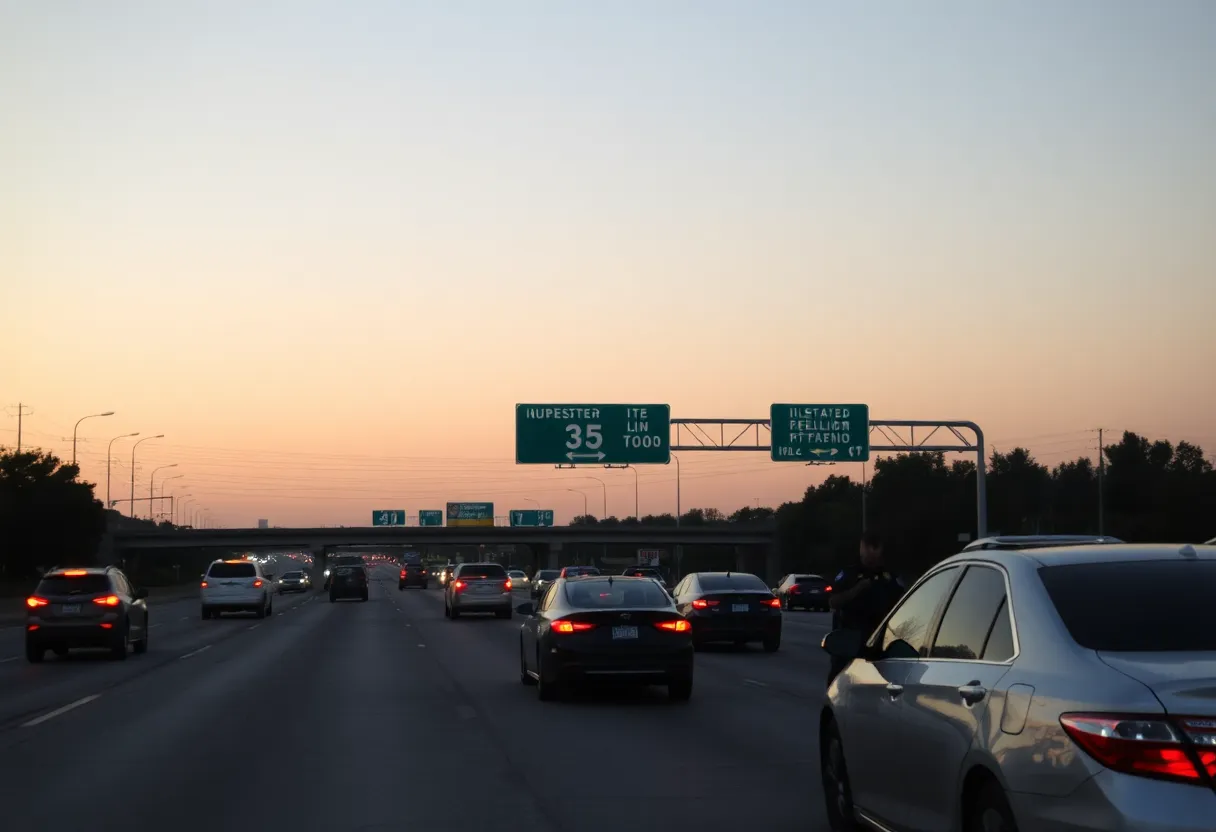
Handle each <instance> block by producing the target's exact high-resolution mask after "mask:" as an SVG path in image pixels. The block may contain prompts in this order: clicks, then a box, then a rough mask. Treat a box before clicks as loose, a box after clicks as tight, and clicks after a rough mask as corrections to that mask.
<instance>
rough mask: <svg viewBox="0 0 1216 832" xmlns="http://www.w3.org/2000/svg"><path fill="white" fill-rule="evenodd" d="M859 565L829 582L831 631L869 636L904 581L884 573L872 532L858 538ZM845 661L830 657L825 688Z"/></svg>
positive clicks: (878, 542)
mask: <svg viewBox="0 0 1216 832" xmlns="http://www.w3.org/2000/svg"><path fill="white" fill-rule="evenodd" d="M860 555H861V558H860V562H859V563H858V564H857V565H856V566H848V567H845V568H844V569H842V570H841V571H840V574H839V575H837V576H836V579H835V580H834V581H832V598H831V600H830V601H829V602H828V604H829V606H830V607H831V608H832V628H833V629H843V630H857V631H859V632H861V633H862V634H863V635H864V636H866V637H869V636H870V634H871V633H873V632H874V630H876V629H877V628H878V625H879V624H881V623H882V620H883V619H884V618H886V616H887V613H889V612H890V611H891V609H892V608H893V607H894V606H895V604H896V603H897V602H898V601H899V599H900V598H902V597H903V594H904V582H903V581H901V580H900V579H899V578H898V577H896V576H895V575H893V574H892V573H891V572H890V571H888V570H887V566H886V562H885V560H884V559H883V552H882V538H880V537H879V536H878V535H876V534H874V533H873V532H866V533H865V534H864V535H862V537H861V546H860ZM846 665H848V661H847V660H844V659H838V658H836V657H835V656H832V666H831V670H829V671H828V686H829V687H830V686H831V684H832V680H833V679H835V678H836V676H837V674H839V673H840V671H842V670H844V669H845V666H846Z"/></svg>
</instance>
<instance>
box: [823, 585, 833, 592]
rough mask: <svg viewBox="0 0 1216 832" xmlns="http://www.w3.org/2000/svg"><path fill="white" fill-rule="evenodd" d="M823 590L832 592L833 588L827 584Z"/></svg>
mask: <svg viewBox="0 0 1216 832" xmlns="http://www.w3.org/2000/svg"><path fill="white" fill-rule="evenodd" d="M823 591H824V592H831V591H832V588H831V587H830V586H825V587H824V588H823Z"/></svg>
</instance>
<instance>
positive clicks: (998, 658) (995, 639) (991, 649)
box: [980, 598, 1013, 662]
mask: <svg viewBox="0 0 1216 832" xmlns="http://www.w3.org/2000/svg"><path fill="white" fill-rule="evenodd" d="M980 658H982V659H983V660H984V661H986V662H1007V661H1009V660H1010V659H1012V658H1013V621H1012V620H1011V619H1010V618H1009V599H1008V598H1006V599H1005V602H1004V603H1003V604H1001V608H1000V609H999V610H997V612H996V620H994V621H993V622H992V632H991V633H990V634H989V635H988V643H987V644H985V645H984V654H983V655H982V656H981V657H980Z"/></svg>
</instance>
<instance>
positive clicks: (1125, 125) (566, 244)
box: [0, 0, 1216, 525]
mask: <svg viewBox="0 0 1216 832" xmlns="http://www.w3.org/2000/svg"><path fill="white" fill-rule="evenodd" d="M1213 42H1216V4H1212V3H1210V2H1205V0H1190V1H1189V2H1184V1H1183V0H1171V1H1170V2H1166V3H1149V2H1120V0H1070V2H1068V3H1059V2H1050V1H1048V0H1045V1H1044V2H1021V3H1016V4H1013V3H1009V4H996V3H975V2H967V1H966V0H958V2H923V3H905V2H897V0H892V2H877V1H876V2H867V3H827V2H812V0H789V1H788V2H780V1H779V0H772V1H771V2H753V3H744V2H731V1H729V0H719V1H718V2H708V1H707V0H695V1H694V0H665V1H664V2H660V3H655V2H642V1H641V0H639V1H638V2H626V1H625V0H616V1H615V2H612V3H602V2H591V0H587V1H586V2H575V1H574V0H571V2H565V3H559V2H556V0H551V1H550V2H539V0H537V1H536V2H525V1H524V0H518V1H514V2H507V0H485V2H472V1H471V0H465V1H464V2H460V1H458V0H443V2H414V3H408V2H387V0H386V2H325V3H322V2H301V1H300V0H291V2H286V1H284V2H258V3H247V2H239V1H238V0H231V2H186V0H175V2H172V3H163V2H143V3H134V2H117V1H115V2H107V3H94V2H84V0H79V1H78V2H57V3H37V2H15V1H14V2H3V0H0V356H2V358H0V397H2V400H0V405H15V404H16V403H17V402H18V401H22V402H25V403H27V404H28V405H29V406H30V407H31V408H32V410H33V412H32V413H31V414H30V415H29V416H28V417H27V418H26V422H25V429H26V438H25V441H26V443H27V444H39V445H42V446H44V447H47V448H51V449H54V450H56V451H60V452H63V453H65V454H67V455H69V456H70V452H71V449H70V445H71V443H70V436H71V429H72V424H73V422H74V421H75V420H76V419H77V418H79V417H80V416H83V415H85V414H87V413H92V412H97V411H100V410H110V409H112V410H115V411H118V415H117V416H113V417H109V418H107V419H98V420H93V421H90V422H86V423H85V424H84V425H82V426H81V432H82V436H83V437H84V439H85V441H83V442H82V443H81V445H80V458H81V460H82V463H83V469H84V474H85V476H86V477H88V478H90V479H92V480H94V481H97V482H100V483H101V485H102V488H101V491H102V492H104V488H105V445H106V440H107V439H108V438H110V437H112V436H116V435H118V434H120V433H126V432H130V431H141V432H142V433H143V435H152V434H157V433H164V434H166V439H164V440H158V441H153V442H147V443H145V444H144V445H142V446H141V448H140V457H139V460H138V463H137V470H136V475H137V481H138V483H139V484H140V488H141V489H142V490H143V493H144V494H146V488H147V477H148V474H149V472H150V471H151V469H152V468H153V467H155V466H157V465H167V464H171V463H178V465H179V468H178V469H176V470H175V471H165V472H161V474H160V475H162V476H163V475H167V474H174V473H181V474H182V478H181V479H179V480H176V481H174V483H173V485H174V486H180V488H178V493H181V494H185V493H191V494H193V495H195V498H196V499H197V500H198V504H199V505H202V506H206V507H207V508H208V509H209V510H210V511H211V512H212V516H213V517H216V518H219V519H220V520H221V522H224V523H225V524H227V525H248V524H252V522H253V520H254V519H256V518H258V517H267V518H270V519H271V521H272V522H273V523H276V524H281V525H296V524H322V523H345V524H360V523H367V522H369V520H368V515H369V513H370V511H371V510H372V509H375V508H406V509H407V510H408V511H409V512H410V513H411V514H413V513H415V512H416V510H417V509H418V508H438V507H441V506H442V504H443V502H445V501H446V500H449V499H470V500H476V499H487V500H493V501H495V502H496V503H497V504H498V507H499V509H500V513H505V509H508V508H525V507H529V506H531V505H532V503H530V502H528V501H527V498H528V497H531V498H533V499H535V500H536V501H537V502H540V503H542V504H544V505H546V506H547V507H553V508H555V509H557V510H558V514H559V521H560V520H562V519H563V518H567V517H569V515H570V514H571V513H574V512H576V511H577V512H578V513H581V511H582V498H581V497H580V496H578V495H577V494H570V493H567V492H566V491H565V489H566V488H568V487H569V488H575V489H583V490H584V493H586V494H587V495H588V496H589V501H590V502H589V507H590V508H591V509H592V510H593V511H595V512H597V513H598V512H599V511H600V504H601V501H602V494H601V490H600V486H599V484H597V483H595V482H594V481H591V480H587V479H580V478H579V475H580V474H581V473H587V474H589V475H591V476H598V477H600V478H601V479H602V480H604V481H605V483H606V484H607V485H608V486H609V487H610V489H609V492H608V502H609V506H608V508H609V511H610V512H613V513H616V514H621V515H624V514H628V513H631V512H632V510H633V497H634V494H633V491H634V488H633V474H632V472H629V471H623V472H622V471H607V472H604V471H599V472H597V471H588V472H569V471H555V470H554V469H552V468H539V469H533V468H527V469H525V468H522V467H517V466H514V465H513V464H512V460H513V448H512V444H513V424H514V423H513V412H514V411H513V405H514V404H515V403H516V402H520V401H538V402H545V401H555V402H557V401H572V402H579V401H594V402H603V401H622V402H631V401H636V402H646V401H661V402H669V403H670V404H671V406H672V412H673V415H675V416H697V417H706V416H708V417H763V416H765V415H767V412H768V405H769V404H770V403H771V402H775V401H776V402H783V401H791V402H834V401H862V402H867V403H869V405H870V407H871V414H872V416H873V417H874V418H890V419H895V418H906V419H935V418H938V419H972V420H975V421H976V422H978V423H980V424H981V425H982V426H983V427H984V429H985V431H986V432H987V434H988V437H989V440H990V441H991V442H992V443H994V444H995V445H996V446H997V447H1005V448H1008V447H1010V446H1012V444H1014V443H1018V442H1021V443H1023V444H1028V445H1030V446H1031V448H1032V449H1033V450H1034V451H1035V452H1036V454H1037V455H1038V456H1039V458H1040V459H1041V460H1043V461H1044V462H1048V463H1052V464H1054V463H1058V462H1059V461H1061V460H1063V459H1066V458H1070V457H1073V456H1076V455H1079V454H1085V453H1090V452H1092V450H1093V448H1094V446H1095V443H1096V439H1095V436H1094V434H1093V433H1092V429H1093V428H1097V427H1104V428H1107V429H1110V430H1112V431H1119V430H1123V429H1130V430H1136V431H1140V432H1143V433H1146V434H1148V435H1150V436H1154V437H1166V438H1171V439H1175V440H1177V439H1180V438H1189V439H1191V440H1192V441H1198V442H1200V443H1204V444H1205V445H1206V446H1208V447H1209V449H1210V450H1216V427H1213V417H1212V414H1213V407H1214V405H1216V372H1214V371H1213V370H1212V367H1213V366H1216V335H1214V334H1213V331H1212V326H1211V322H1212V310H1213V308H1216V276H1214V272H1213V269H1214V266H1216V232H1214V231H1213V229H1214V228H1216V155H1214V154H1213V148H1216V50H1214V49H1213V48H1212V44H1213ZM15 429H16V408H14V407H9V408H8V409H7V410H5V411H3V415H2V416H0V431H3V432H0V442H3V443H5V444H12V443H13V442H14V441H15V438H16V436H15ZM120 448H121V449H124V453H123V454H122V455H121V456H120V458H119V459H118V460H117V462H116V464H115V466H114V476H115V478H116V481H118V480H121V481H122V482H123V483H124V486H123V488H122V489H119V488H118V487H117V486H115V488H114V490H115V492H119V491H121V492H122V493H115V494H114V496H116V497H117V496H126V491H127V490H129V477H130V467H129V466H130V461H129V456H128V455H129V452H130V451H129V441H128V440H122V441H120V442H118V443H115V449H116V450H118V449H120ZM683 466H684V468H683V475H684V476H683V480H684V482H683V507H684V508H688V507H691V506H693V505H714V506H718V507H720V508H722V509H724V510H727V511H730V510H733V509H735V508H737V507H739V506H741V505H744V504H748V503H752V502H755V501H756V500H759V501H761V502H764V503H776V502H779V501H782V500H786V499H791V498H796V497H797V496H798V495H799V494H800V492H801V491H802V489H803V488H805V486H806V485H807V484H809V483H812V482H814V481H816V480H818V479H820V478H821V477H822V476H823V475H824V474H825V473H826V472H828V471H832V472H848V473H855V474H856V473H859V472H857V471H853V470H851V469H849V468H848V467H846V466H837V467H835V468H819V469H809V468H805V467H803V466H798V465H795V466H792V467H790V466H778V465H776V464H773V463H769V462H767V461H766V458H765V457H763V456H757V455H733V454H707V453H702V454H686V455H685V457H684V462H683ZM674 479H675V472H674V470H672V468H671V467H669V468H663V469H658V470H655V469H646V470H642V471H641V472H640V473H639V480H640V484H641V485H640V498H641V510H642V511H643V513H645V512H659V511H671V510H674V508H675V493H674V491H675V489H674V485H675V483H674Z"/></svg>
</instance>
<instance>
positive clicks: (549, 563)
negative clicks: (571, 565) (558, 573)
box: [545, 543, 562, 569]
mask: <svg viewBox="0 0 1216 832" xmlns="http://www.w3.org/2000/svg"><path fill="white" fill-rule="evenodd" d="M548 548H549V551H548V552H547V553H546V554H545V568H546V569H561V568H562V565H561V562H562V544H560V543H550V544H549V547H548Z"/></svg>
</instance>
